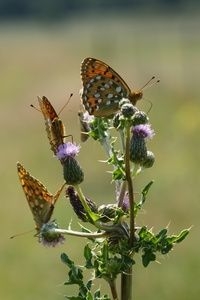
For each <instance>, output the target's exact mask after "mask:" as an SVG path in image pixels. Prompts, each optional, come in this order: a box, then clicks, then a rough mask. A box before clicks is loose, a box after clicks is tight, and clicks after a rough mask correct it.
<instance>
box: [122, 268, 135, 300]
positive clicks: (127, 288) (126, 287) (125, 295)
mask: <svg viewBox="0 0 200 300" xmlns="http://www.w3.org/2000/svg"><path fill="white" fill-rule="evenodd" d="M132 273H133V269H132V266H131V267H130V268H128V269H127V273H126V274H125V273H122V274H121V300H131V299H132V297H133V295H132Z"/></svg>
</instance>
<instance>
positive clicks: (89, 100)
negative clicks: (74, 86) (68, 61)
mask: <svg viewBox="0 0 200 300" xmlns="http://www.w3.org/2000/svg"><path fill="white" fill-rule="evenodd" d="M81 78H82V82H83V89H82V92H81V98H82V102H83V105H84V107H85V109H86V110H87V111H88V112H89V114H91V115H94V116H96V117H108V116H111V115H113V114H114V113H116V112H117V111H118V110H119V102H120V100H121V99H122V98H127V99H129V100H130V102H131V103H132V104H133V105H135V104H136V102H137V101H138V100H139V99H141V98H142V96H143V93H142V91H138V92H133V91H131V90H130V88H129V87H128V85H127V84H126V82H125V81H124V80H123V79H122V78H121V77H120V75H119V74H118V73H117V72H115V71H114V70H113V69H112V68H111V67H110V66H109V65H107V64H106V63H104V62H102V61H100V60H98V59H95V58H91V57H89V58H85V59H84V61H83V62H82V65H81Z"/></svg>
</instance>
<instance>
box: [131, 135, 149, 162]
mask: <svg viewBox="0 0 200 300" xmlns="http://www.w3.org/2000/svg"><path fill="white" fill-rule="evenodd" d="M146 158H147V147H146V142H145V139H144V138H142V137H137V136H134V135H133V137H132V138H131V141H130V160H131V161H132V162H134V163H136V164H142V163H143V162H144V161H145V160H146Z"/></svg>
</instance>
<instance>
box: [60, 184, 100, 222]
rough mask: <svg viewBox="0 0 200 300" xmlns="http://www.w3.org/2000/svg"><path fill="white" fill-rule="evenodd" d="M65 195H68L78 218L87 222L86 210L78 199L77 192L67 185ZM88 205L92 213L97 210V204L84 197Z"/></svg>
mask: <svg viewBox="0 0 200 300" xmlns="http://www.w3.org/2000/svg"><path fill="white" fill-rule="evenodd" d="M66 197H69V201H70V203H71V205H72V207H73V210H74V212H75V213H76V215H77V216H78V218H79V219H81V220H82V221H83V222H87V221H88V218H87V215H86V212H85V210H84V207H83V205H82V203H81V200H80V199H79V196H78V194H77V193H76V192H75V190H74V188H73V186H69V187H68V188H67V190H66ZM85 199H86V202H87V204H88V206H89V207H90V209H91V211H92V212H94V213H97V212H98V207H97V205H96V204H95V203H94V202H93V201H92V200H90V199H88V198H85Z"/></svg>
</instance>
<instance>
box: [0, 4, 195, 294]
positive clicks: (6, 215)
mask: <svg viewBox="0 0 200 300" xmlns="http://www.w3.org/2000/svg"><path fill="white" fill-rule="evenodd" d="M25 2H26V5H27V3H29V5H30V6H31V3H35V7H34V9H35V10H34V9H32V10H30V11H31V12H32V14H31V13H30V11H29V10H28V11H27V8H26V9H25V7H26V5H25ZM82 2H84V1H82ZM82 2H81V1H49V2H48V1H40V4H43V6H40V4H39V1H34V2H33V1H32V2H31V1H0V18H1V23H0V105H1V109H0V128H1V131H0V132H1V173H0V176H1V180H0V182H1V209H0V222H1V234H2V238H1V240H0V247H1V256H0V299H4V300H14V299H20V300H25V299H29V300H33V299H37V300H41V299H44V298H45V299H49V300H51V299H52V300H53V299H54V300H58V299H63V298H64V295H65V294H68V293H69V291H70V288H69V287H67V288H66V287H64V286H63V282H64V280H65V279H66V274H67V270H66V268H65V266H64V265H63V264H62V263H61V261H60V254H61V253H62V252H63V251H65V252H67V253H68V254H69V255H70V256H71V257H72V258H73V259H74V260H76V261H77V262H78V263H80V264H81V263H82V259H81V258H80V257H81V251H82V248H83V245H84V243H85V242H86V241H84V240H81V239H78V238H72V237H68V238H67V240H66V243H65V244H64V245H63V246H60V247H57V248H56V249H47V248H44V247H42V245H40V244H39V243H38V242H37V239H36V238H33V233H29V234H27V235H24V236H21V237H18V238H15V239H12V240H10V239H9V237H10V236H11V235H13V234H17V233H20V232H23V231H27V230H29V229H33V227H34V222H33V220H32V215H31V212H30V210H29V208H28V205H27V203H26V199H25V196H24V194H23V191H22V188H21V187H20V184H19V180H18V177H17V172H16V162H17V161H20V162H21V163H22V164H24V166H25V167H26V168H27V169H28V170H29V171H30V172H31V174H33V175H34V176H36V177H37V178H39V179H40V180H41V181H42V182H43V183H44V184H45V185H46V186H47V187H48V189H49V190H50V191H51V192H52V193H54V192H55V191H56V190H57V189H58V187H59V186H60V185H61V183H62V181H63V179H62V170H61V168H60V164H59V163H58V161H56V159H55V158H54V157H53V155H52V152H51V151H50V149H49V144H48V141H47V137H46V132H45V129H44V121H43V117H42V115H41V114H40V113H39V112H37V111H36V110H34V109H32V108H31V107H30V104H34V105H36V106H37V95H41V96H42V95H46V96H47V97H48V98H49V99H50V101H51V102H52V104H53V105H54V107H55V109H56V110H57V111H59V109H60V108H61V107H62V106H63V105H64V104H65V103H66V101H67V99H68V96H69V94H70V93H74V96H73V98H72V99H71V101H70V103H69V105H68V106H67V108H66V109H65V110H64V111H63V112H62V114H61V116H60V117H61V118H62V120H63V121H64V123H65V125H66V129H67V133H69V134H73V136H74V140H75V141H76V142H77V143H79V142H80V139H79V122H78V118H77V111H78V110H79V108H80V99H79V89H80V87H81V81H80V76H79V73H80V71H79V70H80V63H81V61H82V60H83V59H84V58H85V57H88V56H91V57H96V58H99V59H102V60H104V61H105V62H107V63H109V64H110V65H111V66H112V67H113V68H114V69H115V70H116V71H118V72H119V73H120V75H121V76H122V77H123V78H124V79H125V81H126V82H127V83H128V84H129V86H130V87H131V88H133V87H134V88H140V87H141V86H143V84H145V82H147V80H148V79H149V78H151V76H152V75H155V76H156V77H158V78H160V80H161V81H160V83H159V84H157V85H155V86H153V87H151V88H147V89H146V90H145V91H144V101H141V102H140V103H139V104H138V106H139V107H140V108H141V109H144V110H145V111H148V109H149V107H150V103H152V105H153V107H152V109H151V111H150V113H149V116H150V119H151V123H152V126H153V128H154V130H155V131H156V136H155V138H154V139H153V141H151V142H150V143H149V147H150V149H151V150H152V151H153V152H154V153H155V155H156V163H155V166H154V167H153V168H152V169H149V170H147V171H145V172H144V173H143V174H142V175H141V176H140V177H138V178H137V180H136V182H135V185H136V190H137V191H138V192H139V191H140V190H141V189H142V187H143V186H144V185H145V184H146V183H147V182H148V181H149V180H151V179H154V180H155V184H154V185H153V187H152V189H151V192H150V194H149V199H148V201H147V203H146V205H145V210H144V211H142V213H141V214H140V216H139V217H138V225H145V224H146V225H148V226H149V227H153V228H154V230H155V231H157V230H159V229H160V228H163V227H166V226H167V225H169V228H170V233H176V232H178V231H180V230H181V229H183V228H188V227H190V226H193V228H192V230H191V233H190V235H189V236H188V238H187V239H186V241H184V242H183V243H181V244H180V245H178V246H176V247H175V250H174V251H173V252H172V253H170V254H169V256H167V257H162V256H160V257H158V263H153V264H151V265H150V266H149V267H148V268H147V269H144V268H143V267H142V265H141V262H140V259H137V264H136V266H135V274H134V293H135V299H149V300H151V299H152V300H153V299H154V300H157V299H159V300H160V299H162V300H167V299H176V300H179V299H181V300H186V299H198V297H199V293H200V285H199V277H200V259H199V247H200V240H199V236H200V232H199V230H200V217H199V211H200V204H199V200H200V197H199V196H200V192H199V146H200V141H199V127H200V106H199V94H200V93H199V78H200V67H199V63H200V55H199V53H200V38H199V32H200V23H199V7H198V6H197V5H198V3H196V1H191V2H190V5H189V4H188V3H187V2H188V1H174V2H173V1H152V3H150V2H149V3H148V5H147V2H145V1H141V2H139V1H128V0H127V1H115V2H113V1H111V2H109V4H107V2H108V1H107V2H106V1H96V2H95V4H94V3H92V1H85V3H84V6H83V3H82ZM122 2H123V3H122ZM64 3H65V4H66V3H67V4H68V7H67V8H66V6H65V5H64ZM70 3H71V6H70ZM139 4H140V5H139ZM150 4H151V5H150ZM158 4H160V5H159V6H158ZM195 4H196V6H195ZM20 5H21V6H20ZM100 159H105V155H104V152H103V150H102V149H101V148H100V147H99V145H98V144H97V143H95V142H94V141H92V140H89V141H88V142H87V143H86V144H84V145H82V149H81V153H80V155H79V161H80V163H81V165H82V167H83V168H84V171H85V181H84V184H83V190H84V192H85V194H86V195H88V196H89V197H91V198H92V199H93V200H95V201H96V202H97V203H99V204H101V203H105V202H106V203H111V202H113V201H115V199H114V187H113V185H111V183H110V175H109V174H108V173H106V171H107V170H108V167H107V166H105V165H104V164H103V163H100V162H99V161H98V160H100ZM55 217H56V218H57V220H58V221H59V223H60V225H61V226H67V225H68V223H69V222H70V221H71V220H72V227H73V228H77V226H76V217H75V216H74V215H73V212H72V210H71V208H70V206H69V204H68V203H67V201H66V199H65V196H64V194H63V195H62V197H61V198H60V200H59V201H58V203H57V205H56V209H55ZM97 285H100V286H102V282H101V281H97Z"/></svg>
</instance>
